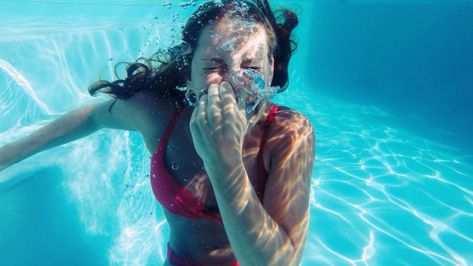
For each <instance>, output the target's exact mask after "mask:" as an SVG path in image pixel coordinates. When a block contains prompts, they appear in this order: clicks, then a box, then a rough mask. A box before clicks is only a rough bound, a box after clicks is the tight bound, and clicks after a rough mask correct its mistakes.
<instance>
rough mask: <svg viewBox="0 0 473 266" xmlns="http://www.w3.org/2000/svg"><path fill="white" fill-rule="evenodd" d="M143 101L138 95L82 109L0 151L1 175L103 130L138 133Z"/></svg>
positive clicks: (1, 148) (7, 145)
mask: <svg viewBox="0 0 473 266" xmlns="http://www.w3.org/2000/svg"><path fill="white" fill-rule="evenodd" d="M142 97H143V96H142V95H136V96H134V97H132V98H130V99H128V100H109V101H105V102H102V103H97V104H91V105H87V106H83V107H80V108H78V109H76V110H74V111H71V112H69V113H67V114H65V115H63V116H62V117H60V118H58V119H56V120H54V121H52V122H50V123H48V124H47V125H45V126H44V127H41V128H40V129H38V130H37V131H35V132H33V133H31V134H30V135H28V136H26V137H24V138H22V139H19V140H17V141H14V142H11V143H8V144H6V145H5V146H3V147H0V171H1V170H3V169H5V168H7V167H8V166H11V165H13V164H15V163H18V162H20V161H22V160H24V159H26V158H28V157H30V156H33V155H35V154H37V153H39V152H41V151H45V150H47V149H50V148H53V147H56V146H59V145H62V144H65V143H68V142H72V141H74V140H77V139H80V138H83V137H85V136H87V135H89V134H91V133H94V132H95V131H97V130H99V129H102V128H115V129H124V130H132V131H134V130H139V129H140V127H141V125H140V119H137V118H136V116H138V115H139V113H138V112H140V110H141V108H140V107H141V105H140V104H139V102H140V98H142ZM115 101H116V102H115ZM113 102H115V103H114V104H113V107H112V108H111V112H109V107H110V106H111V104H112V103H113Z"/></svg>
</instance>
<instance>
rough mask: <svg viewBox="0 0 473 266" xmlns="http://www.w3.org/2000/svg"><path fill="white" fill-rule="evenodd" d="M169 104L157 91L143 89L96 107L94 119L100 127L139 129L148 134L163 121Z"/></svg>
mask: <svg viewBox="0 0 473 266" xmlns="http://www.w3.org/2000/svg"><path fill="white" fill-rule="evenodd" d="M168 105H169V104H166V103H165V102H164V101H163V100H161V99H160V98H159V97H157V96H156V94H155V93H153V92H149V91H142V92H137V93H135V94H133V96H132V97H130V98H129V99H111V100H108V101H105V102H102V103H99V104H97V105H96V106H95V108H94V120H95V122H96V123H97V124H99V125H100V127H105V128H115V129H124V130H130V131H139V132H141V133H144V134H147V133H149V131H153V130H154V128H155V126H156V125H159V124H161V123H159V122H160V120H161V119H164V117H165V116H166V114H167V113H168V112H169V111H168V109H169V106H168Z"/></svg>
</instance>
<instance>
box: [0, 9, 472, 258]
mask: <svg viewBox="0 0 473 266" xmlns="http://www.w3.org/2000/svg"><path fill="white" fill-rule="evenodd" d="M181 3H184V4H186V3H191V4H190V6H193V2H192V1H190V2H181ZM170 6H171V3H170V2H169V3H168V2H166V3H165V4H163V5H162V6H161V9H162V10H168V8H169V7H170ZM183 6H186V5H183ZM89 8H90V7H89ZM139 8H141V9H140V10H141V11H140V10H139ZM147 8H148V9H149V6H144V7H132V6H125V8H121V9H119V11H116V10H115V11H114V12H115V13H113V16H114V17H107V16H111V15H110V14H109V15H103V14H104V13H103V12H104V11H105V10H111V6H105V7H95V6H94V7H93V12H97V14H102V17H100V16H99V15H97V16H96V17H95V20H94V23H91V20H90V17H86V16H85V17H84V16H82V15H80V14H82V13H81V12H78V14H79V15H77V16H72V15H71V16H69V17H60V18H58V17H57V16H52V17H51V18H50V19H48V20H46V21H45V20H43V19H41V18H35V17H34V16H25V17H21V18H18V17H16V18H14V17H8V16H4V17H3V18H2V19H1V22H2V23H0V36H2V37H1V38H0V84H1V89H0V121H1V123H0V145H2V144H4V143H7V142H10V141H13V140H15V139H18V138H20V137H22V136H25V135H27V134H29V133H31V132H33V131H34V130H36V129H37V128H38V127H39V126H41V125H43V124H44V123H46V122H48V121H51V120H52V119H54V118H56V117H57V116H58V115H60V114H63V113H65V112H67V111H70V110H72V109H73V108H76V107H78V106H80V105H83V104H87V103H91V102H94V101H97V100H98V99H92V98H90V97H89V96H88V95H87V92H86V88H87V86H88V85H89V84H90V83H92V82H94V81H95V80H97V79H98V78H99V74H100V75H101V76H102V78H111V77H112V69H113V65H115V63H117V62H119V61H131V60H133V59H134V58H136V57H138V56H140V55H143V54H150V53H151V52H152V51H154V50H155V49H157V48H158V47H165V46H166V45H168V44H169V43H170V42H171V41H170V39H167V38H168V37H166V38H160V36H172V34H173V33H172V32H170V31H172V30H173V29H172V28H170V27H168V25H166V24H164V25H158V24H156V23H154V24H153V23H152V22H153V21H154V17H155V16H157V15H156V13H159V12H157V11H156V12H154V13H153V12H151V11H149V10H148V9H147ZM145 10H147V11H146V12H145ZM87 12H90V14H92V13H93V12H92V11H91V10H88V11H87ZM140 12H141V13H140ZM185 12H188V11H185ZM136 14H140V15H136ZM171 15H172V16H171V17H170V18H168V20H165V21H174V22H179V21H180V20H181V19H182V17H181V16H179V15H176V14H171ZM27 17H28V18H27ZM123 17H127V18H128V19H129V20H127V21H123V19H122V20H120V19H118V18H123ZM150 21H151V23H150ZM296 60H301V59H300V58H299V59H297V58H296ZM294 65H298V64H297V62H296V63H295V64H294ZM291 80H292V83H291V87H290V88H289V89H288V91H286V92H284V93H283V94H281V95H278V96H277V97H276V99H275V101H276V102H278V103H280V104H283V105H287V106H290V107H293V108H295V109H297V110H299V111H301V112H302V113H304V114H305V115H306V116H308V117H309V118H310V120H311V121H312V123H313V124H314V127H315V130H316V138H317V156H316V163H315V166H314V167H315V170H314V176H313V182H312V187H311V189H312V197H311V213H310V216H311V220H310V230H309V235H308V238H307V242H306V249H305V252H304V257H303V261H302V265H468V264H469V263H471V262H472V261H473V229H472V228H473V226H472V225H473V181H472V177H473V160H472V157H471V151H470V152H467V151H464V150H462V149H461V148H455V147H451V146H448V145H445V144H442V143H440V142H437V141H435V140H431V139H427V138H424V137H423V136H421V135H419V134H417V133H415V132H413V131H410V130H409V128H406V127H403V126H402V123H399V121H402V118H400V117H396V116H394V115H392V114H390V113H387V112H386V111H384V110H383V109H382V107H374V106H362V105H357V104H353V103H350V102H342V101H340V100H338V99H337V98H336V97H328V96H323V95H318V94H317V93H315V92H314V90H313V88H312V87H311V85H310V84H304V83H303V82H302V81H301V79H300V75H298V74H297V72H293V73H292V75H291ZM100 100H103V98H101V99H100ZM45 164H55V165H57V166H58V167H60V168H61V169H62V172H63V173H64V176H66V179H65V180H62V182H63V183H64V189H65V191H67V195H68V198H67V199H65V200H68V201H72V202H73V203H74V206H76V208H77V210H78V212H79V216H80V220H81V221H80V222H81V224H82V225H83V228H84V231H85V232H86V234H90V235H104V236H107V237H109V238H110V239H112V241H111V244H110V247H108V248H107V250H108V254H104V256H107V260H108V261H109V263H110V264H111V265H161V264H162V262H163V261H164V258H165V256H166V253H165V245H166V243H167V241H168V234H169V229H168V228H167V224H166V222H165V220H164V216H163V215H162V211H161V208H160V207H159V206H157V204H156V200H155V199H154V197H153V195H152V193H151V190H150V186H149V183H148V174H149V173H148V171H149V154H148V153H147V151H146V149H145V147H144V144H143V142H142V140H141V139H140V136H139V135H137V134H135V133H126V132H117V131H113V130H102V131H100V132H98V133H96V134H94V135H91V136H89V137H87V138H84V139H82V140H79V141H76V142H73V143H70V144H67V145H64V146H63V147H61V148H56V149H55V150H50V151H47V152H44V153H41V154H39V155H37V156H34V157H32V158H30V159H28V160H27V161H24V162H22V163H20V164H18V165H16V166H14V167H12V168H11V169H8V171H6V172H5V173H0V181H1V182H0V186H1V185H3V184H4V183H6V182H4V180H10V179H14V177H15V176H18V175H19V174H20V173H22V172H24V171H26V170H25V169H29V170H28V171H33V170H31V169H34V168H35V167H41V166H42V165H45ZM2 182H4V183H2ZM9 184H11V182H9ZM0 191H2V190H1V189H0ZM52 207H54V206H52ZM45 230H48V229H46V228H45ZM49 230H52V229H49Z"/></svg>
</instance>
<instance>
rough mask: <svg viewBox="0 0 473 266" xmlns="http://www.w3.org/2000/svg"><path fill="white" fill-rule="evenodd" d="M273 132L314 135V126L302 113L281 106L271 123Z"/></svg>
mask: <svg viewBox="0 0 473 266" xmlns="http://www.w3.org/2000/svg"><path fill="white" fill-rule="evenodd" d="M270 130H271V132H272V133H273V134H277V135H279V134H282V133H284V132H285V135H287V133H289V132H291V133H292V134H291V135H293V134H296V133H297V134H296V135H300V134H302V133H303V132H306V133H307V132H309V131H310V133H313V126H312V124H311V122H310V120H309V119H308V118H307V117H306V116H305V115H304V114H303V113H301V112H299V111H297V110H294V109H292V108H290V107H287V106H282V105H281V106H279V109H278V111H277V113H276V115H275V116H274V120H273V122H272V123H271V129H270Z"/></svg>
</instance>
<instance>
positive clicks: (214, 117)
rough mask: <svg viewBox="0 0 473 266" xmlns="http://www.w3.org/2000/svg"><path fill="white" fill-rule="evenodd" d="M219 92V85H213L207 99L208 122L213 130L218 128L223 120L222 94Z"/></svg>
mask: <svg viewBox="0 0 473 266" xmlns="http://www.w3.org/2000/svg"><path fill="white" fill-rule="evenodd" d="M218 90H219V88H218V84H211V85H210V86H209V93H208V97H207V101H208V103H207V120H208V122H209V126H210V127H211V128H215V127H216V126H218V125H219V124H220V123H221V120H222V111H221V106H220V94H219V92H218Z"/></svg>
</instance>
